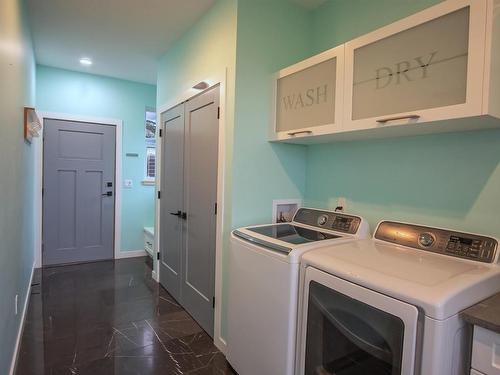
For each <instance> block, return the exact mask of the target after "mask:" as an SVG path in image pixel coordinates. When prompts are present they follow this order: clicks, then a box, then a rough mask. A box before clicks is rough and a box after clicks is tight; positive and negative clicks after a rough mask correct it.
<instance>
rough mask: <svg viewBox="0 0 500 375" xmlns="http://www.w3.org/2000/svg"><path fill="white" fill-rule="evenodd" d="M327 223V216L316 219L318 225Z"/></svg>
mask: <svg viewBox="0 0 500 375" xmlns="http://www.w3.org/2000/svg"><path fill="white" fill-rule="evenodd" d="M327 221H328V216H327V215H321V216H320V217H319V218H318V225H325V224H326V222H327Z"/></svg>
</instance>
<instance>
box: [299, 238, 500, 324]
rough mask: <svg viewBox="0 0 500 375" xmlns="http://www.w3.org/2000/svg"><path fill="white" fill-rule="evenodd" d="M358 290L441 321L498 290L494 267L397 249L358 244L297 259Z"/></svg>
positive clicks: (497, 269) (498, 275)
mask: <svg viewBox="0 0 500 375" xmlns="http://www.w3.org/2000/svg"><path fill="white" fill-rule="evenodd" d="M302 263H303V264H304V265H305V266H313V267H315V268H318V269H321V270H323V271H325V272H328V273H331V274H333V275H335V276H338V277H341V278H343V279H345V280H349V281H351V282H353V283H356V284H358V285H362V286H365V287H367V288H369V289H372V290H375V291H378V292H380V293H383V294H386V295H388V296H391V297H393V298H397V299H399V300H401V301H405V302H408V303H411V304H413V305H415V306H419V307H421V308H422V309H423V310H424V311H425V314H426V315H427V316H430V317H432V318H435V319H439V320H442V319H446V318H448V317H450V316H452V315H454V314H456V313H458V312H460V311H461V310H463V309H465V308H467V307H469V306H471V305H473V304H475V303H477V302H479V301H481V300H483V299H485V298H488V297H490V296H491V295H493V294H495V293H496V292H499V291H500V267H499V266H498V265H497V264H484V263H479V262H474V261H469V260H461V259H457V258H452V257H448V256H444V255H440V254H433V253H428V252H424V251H420V250H416V249H411V248H407V247H403V246H398V245H392V244H387V243H383V242H378V241H376V240H359V241H353V242H349V243H345V244H338V245H336V246H335V247H323V248H320V249H315V250H313V251H310V252H308V253H306V254H305V255H304V256H303V257H302Z"/></svg>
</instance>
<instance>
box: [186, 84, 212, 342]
mask: <svg viewBox="0 0 500 375" xmlns="http://www.w3.org/2000/svg"><path fill="white" fill-rule="evenodd" d="M185 106H186V109H185V117H186V119H185V124H186V129H185V134H186V137H185V143H184V144H185V152H184V155H185V162H184V164H185V166H184V175H185V200H184V205H185V207H186V213H187V219H186V223H185V226H186V228H185V231H186V236H185V241H186V245H185V248H184V251H183V253H182V264H183V273H182V283H181V288H182V303H183V305H184V307H185V309H186V310H187V311H188V312H189V313H190V314H191V315H192V316H193V317H194V318H195V320H196V321H197V322H198V323H199V324H200V325H201V326H202V327H203V329H205V331H207V332H208V333H209V334H210V335H211V336H213V329H214V308H213V298H214V295H215V293H214V291H215V236H216V204H217V165H218V163H217V161H218V151H219V120H218V117H219V116H218V108H219V87H218V86H217V87H215V88H213V89H211V90H210V91H207V92H206V93H203V94H201V95H199V96H197V97H195V98H193V99H191V100H189V101H188V102H187V103H186V104H185Z"/></svg>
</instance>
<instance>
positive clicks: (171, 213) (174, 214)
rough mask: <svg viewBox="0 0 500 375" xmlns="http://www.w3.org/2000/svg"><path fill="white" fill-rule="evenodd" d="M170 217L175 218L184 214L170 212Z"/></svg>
mask: <svg viewBox="0 0 500 375" xmlns="http://www.w3.org/2000/svg"><path fill="white" fill-rule="evenodd" d="M170 215H173V216H182V212H181V211H177V212H170Z"/></svg>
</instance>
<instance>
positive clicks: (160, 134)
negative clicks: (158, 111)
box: [158, 129, 163, 138]
mask: <svg viewBox="0 0 500 375" xmlns="http://www.w3.org/2000/svg"><path fill="white" fill-rule="evenodd" d="M158 135H159V136H160V138H161V137H163V131H162V129H160V133H159V134H158Z"/></svg>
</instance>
